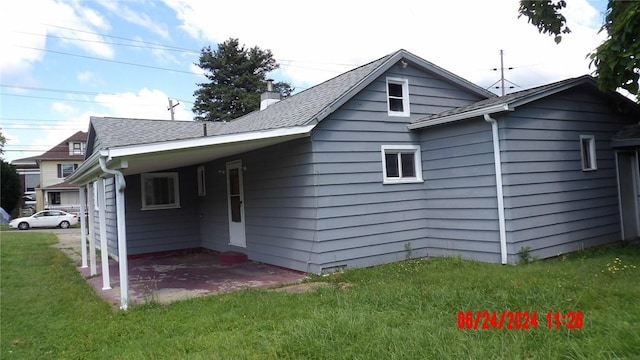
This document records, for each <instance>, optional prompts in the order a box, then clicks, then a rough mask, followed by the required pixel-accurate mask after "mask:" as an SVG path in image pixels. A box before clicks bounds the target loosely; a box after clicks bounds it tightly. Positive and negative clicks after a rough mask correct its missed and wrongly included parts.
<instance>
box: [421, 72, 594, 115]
mask: <svg viewBox="0 0 640 360" xmlns="http://www.w3.org/2000/svg"><path fill="white" fill-rule="evenodd" d="M584 82H592V83H593V84H594V85H595V80H594V79H593V77H591V76H589V75H583V76H580V77H576V78H570V79H566V80H562V81H558V82H554V83H550V84H546V85H542V86H538V87H534V88H531V89H527V90H522V91H518V92H514V93H511V94H507V95H504V96H500V97H495V98H490V99H485V100H481V101H478V102H475V103H473V104H469V105H466V106H462V107H458V108H454V109H450V110H447V111H443V112H441V113H438V114H434V115H430V116H427V117H424V118H422V119H418V120H415V121H414V122H413V123H414V124H417V123H423V122H426V123H428V122H429V121H432V120H436V119H440V118H444V117H448V116H454V115H458V114H464V113H471V112H474V111H478V110H480V109H485V108H489V107H492V106H496V105H501V104H505V105H508V104H511V103H514V102H518V101H521V100H526V99H530V98H535V97H536V96H539V95H543V94H546V93H548V92H552V91H553V90H556V89H562V88H563V87H565V86H567V85H572V84H573V85H577V84H580V83H584Z"/></svg>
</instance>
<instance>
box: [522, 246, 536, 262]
mask: <svg viewBox="0 0 640 360" xmlns="http://www.w3.org/2000/svg"><path fill="white" fill-rule="evenodd" d="M518 255H520V261H518V264H522V265H526V264H530V263H531V262H533V261H535V260H536V258H535V257H533V256H531V247H530V246H524V247H521V248H520V251H518Z"/></svg>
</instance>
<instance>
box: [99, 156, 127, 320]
mask: <svg viewBox="0 0 640 360" xmlns="http://www.w3.org/2000/svg"><path fill="white" fill-rule="evenodd" d="M99 161H100V168H101V169H102V171H104V172H105V173H107V174H112V175H114V176H115V180H116V181H115V182H116V183H115V188H116V212H117V213H116V216H117V223H118V265H119V273H120V309H122V310H127V308H128V307H129V268H128V264H127V263H128V261H127V229H126V221H125V211H124V206H125V202H124V200H125V199H124V190H125V189H126V187H127V182H126V181H125V180H124V175H123V174H122V173H121V172H120V171H118V170H112V169H109V168H108V167H107V161H106V159H105V157H104V156H101V157H100V158H99Z"/></svg>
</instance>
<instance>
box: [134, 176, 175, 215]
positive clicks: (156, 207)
mask: <svg viewBox="0 0 640 360" xmlns="http://www.w3.org/2000/svg"><path fill="white" fill-rule="evenodd" d="M149 178H170V179H172V180H173V183H174V186H173V196H174V197H173V198H174V202H173V203H171V204H160V205H149V204H147V197H146V193H147V188H146V180H147V179H149ZM140 186H141V187H140V193H141V197H142V210H162V209H177V208H180V207H181V206H180V182H179V175H178V173H177V172H162V173H143V174H140Z"/></svg>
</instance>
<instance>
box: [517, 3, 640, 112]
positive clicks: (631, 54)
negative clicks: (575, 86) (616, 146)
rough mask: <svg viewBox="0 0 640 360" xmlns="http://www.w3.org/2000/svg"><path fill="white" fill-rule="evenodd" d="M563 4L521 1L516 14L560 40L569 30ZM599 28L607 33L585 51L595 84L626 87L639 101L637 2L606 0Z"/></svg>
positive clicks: (604, 87)
mask: <svg viewBox="0 0 640 360" xmlns="http://www.w3.org/2000/svg"><path fill="white" fill-rule="evenodd" d="M565 7H566V2H565V1H564V0H559V1H551V0H542V1H527V0H521V1H520V8H519V13H520V15H519V16H526V17H527V18H528V19H529V22H530V23H531V24H533V25H534V26H536V27H537V28H538V30H539V31H540V32H541V33H544V34H548V35H551V36H554V39H555V41H556V43H560V41H562V35H561V34H568V33H570V32H571V30H569V28H568V27H567V24H566V19H565V17H564V16H563V15H562V13H561V11H562V9H564V8H565ZM600 31H606V32H607V35H608V36H607V39H606V40H605V41H604V42H603V43H602V44H600V46H598V47H597V48H596V49H595V50H594V51H593V52H591V53H590V54H588V57H589V58H590V59H591V64H590V66H594V67H595V71H594V75H595V76H596V78H597V80H598V86H599V87H600V89H602V90H616V89H617V88H622V89H625V90H627V91H629V92H630V93H631V94H635V95H636V97H637V99H638V101H640V88H639V86H638V80H639V79H640V1H615V0H609V3H608V5H607V15H606V18H605V22H604V24H603V25H602V27H601V28H600Z"/></svg>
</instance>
